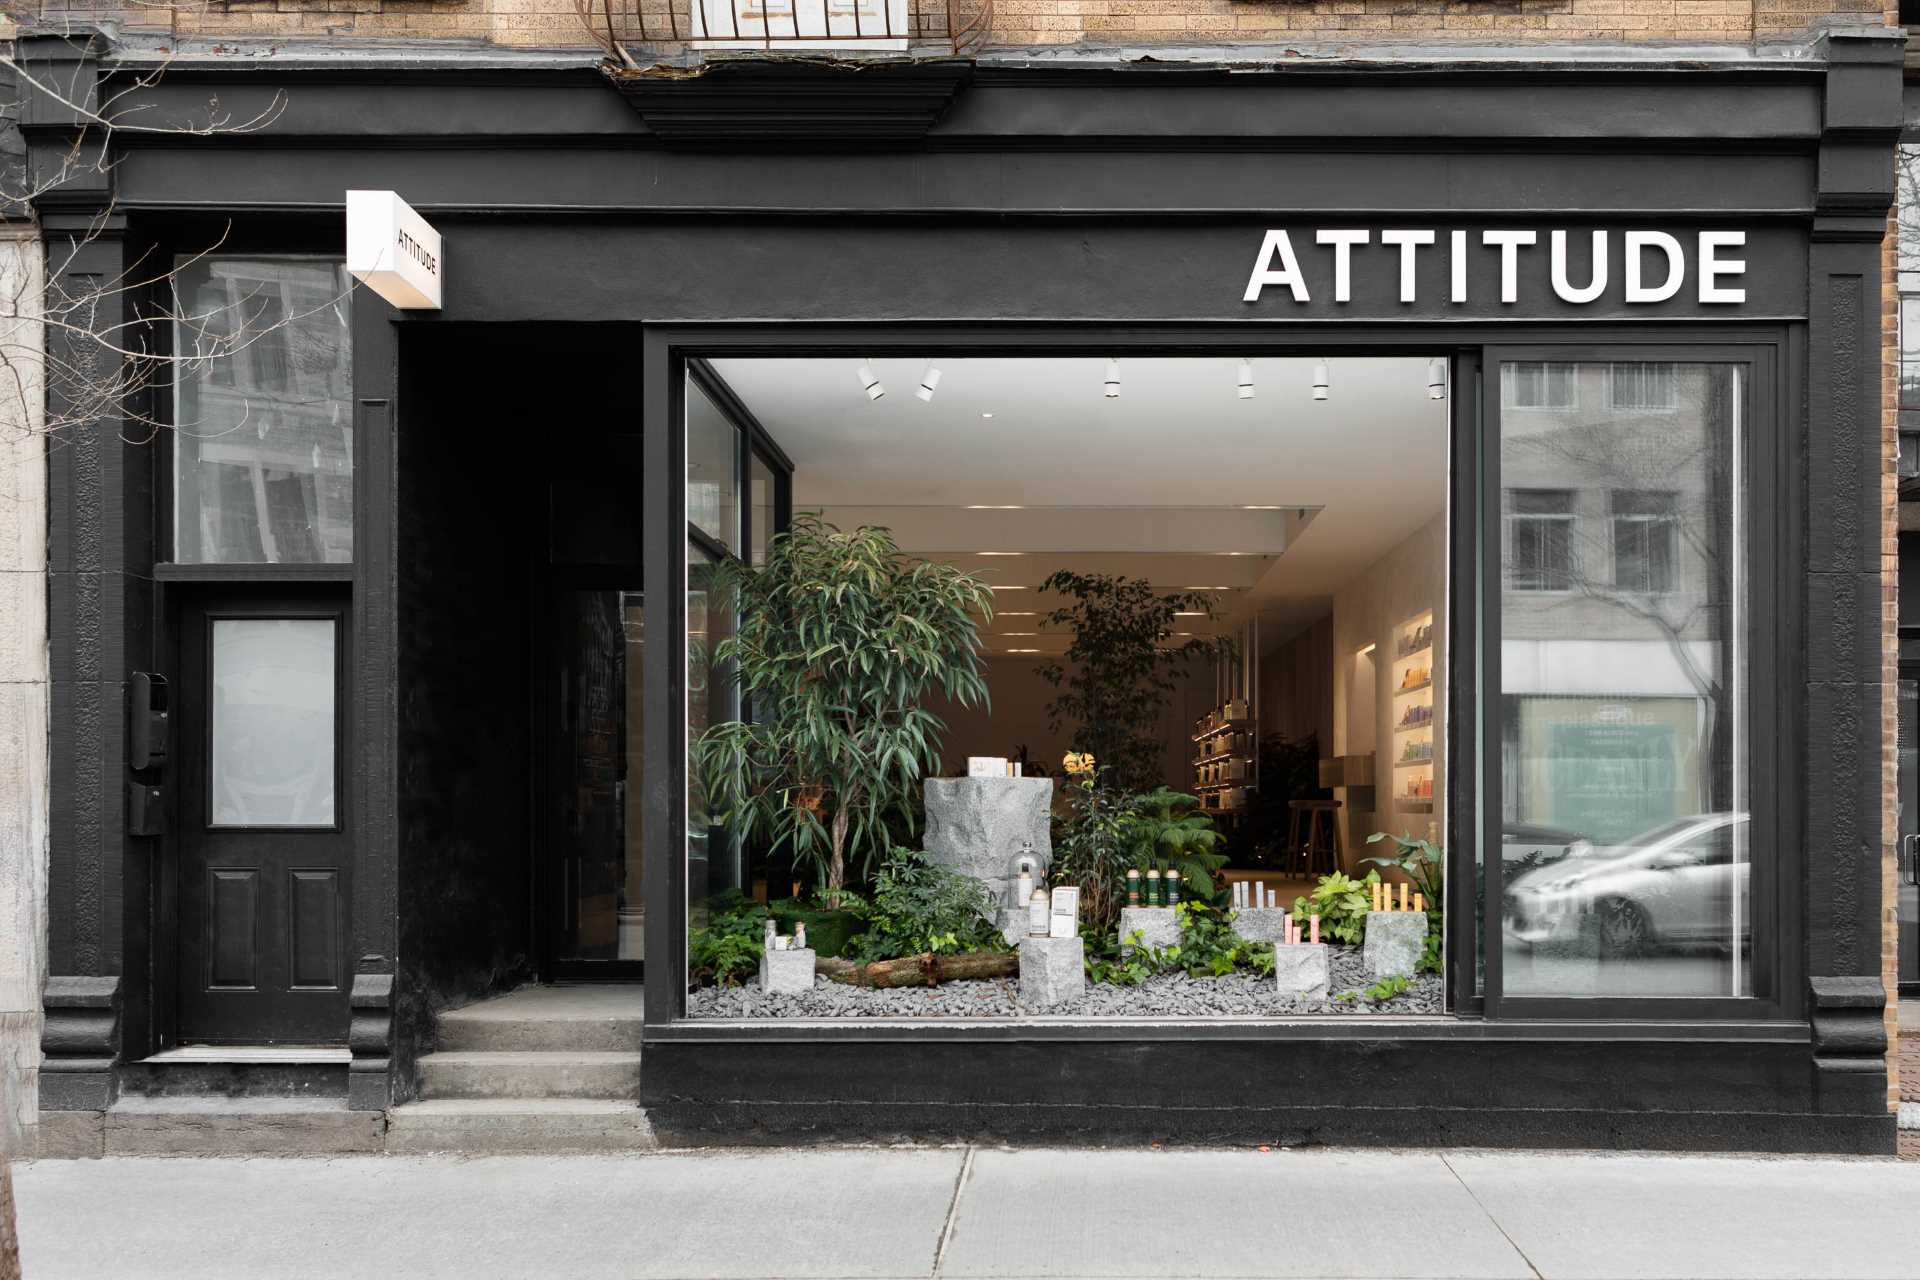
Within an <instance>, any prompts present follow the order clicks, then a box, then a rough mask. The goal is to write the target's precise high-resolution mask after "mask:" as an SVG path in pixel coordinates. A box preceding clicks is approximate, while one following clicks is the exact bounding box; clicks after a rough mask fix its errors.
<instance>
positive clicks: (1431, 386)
mask: <svg viewBox="0 0 1920 1280" xmlns="http://www.w3.org/2000/svg"><path fill="white" fill-rule="evenodd" d="M1446 398H1447V362H1446V361H1445V360H1430V361H1428V362H1427V399H1429V400H1445V399H1446Z"/></svg>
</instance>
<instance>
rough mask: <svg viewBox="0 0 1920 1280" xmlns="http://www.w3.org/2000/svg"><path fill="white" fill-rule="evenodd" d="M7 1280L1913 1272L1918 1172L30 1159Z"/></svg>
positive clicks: (1097, 1158)
mask: <svg viewBox="0 0 1920 1280" xmlns="http://www.w3.org/2000/svg"><path fill="white" fill-rule="evenodd" d="M15 1181H16V1189H17V1191H18V1195H19V1206H20V1214H21V1223H20V1232H21V1242H22V1248H23V1251H24V1261H25V1265H26V1275H27V1277H28V1280H66V1278H67V1277H74V1278H80V1277H84V1278H85V1280H101V1278H103V1277H114V1278H116V1280H125V1278H130V1277H155V1278H158V1277H169V1276H193V1277H198V1278H205V1280H215V1278H218V1277H236V1278H238V1277H244V1278H245V1280H276V1278H278V1277H302V1278H303V1280H308V1278H313V1277H332V1276H342V1277H345V1276H353V1277H373V1276H395V1277H402V1276H404V1277H409V1280H429V1278H433V1277H458V1278H459V1280H483V1278H485V1277H495V1276H498V1277H514V1278H516V1280H523V1278H531V1277H548V1276H552V1277H566V1278H568V1280H590V1278H597V1277H622V1278H627V1277H653V1276H750V1277H759V1276H841V1277H852V1276H895V1277H908V1276H952V1277H971V1276H1002V1277H1007V1276H1050V1277H1051V1276H1152V1277H1170V1276H1249V1277H1250V1276H1320V1277H1335V1276H1339V1277H1367V1276H1393V1277H1412V1276H1420V1277H1440V1276H1446V1277H1469V1276H1471V1277H1479V1276H1500V1277H1505V1276H1514V1277H1530V1276H1541V1277H1556V1278H1557V1277H1616V1276H1633V1277H1648V1278H1658V1277H1670V1276H1671V1277H1678V1276H1688V1277H1692V1276H1728V1277H1743V1278H1744V1277H1771V1276H1779V1277H1794V1278H1796V1280H1798V1278H1801V1277H1814V1276H1819V1277H1856V1276H1862V1277H1864V1276H1873V1277H1917V1276H1920V1214H1916V1213H1915V1212H1914V1206H1915V1205H1916V1204H1920V1164H1915V1163H1905V1164H1901V1163H1895V1162H1893V1161H1890V1160H1842V1159H1765V1158H1754V1159H1749V1158H1719V1157H1670V1156H1635V1155H1567V1154H1527V1153H1504V1152H1445V1153H1436V1152H1370V1151H1274V1152H1254V1151H1164V1152H1163V1151H1007V1150H999V1149H991V1148H978V1149H975V1148H964V1149H963V1148H942V1149H923V1150H873V1149H858V1150H808V1151H792V1150H783V1151H769V1152H725V1153H699V1154H687V1153H663V1154H655V1155H642V1156H624V1157H621V1156H611V1157H602V1156H573V1157H564V1158H554V1157H519V1158H491V1159H471V1160H463V1159H458V1158H441V1157H352V1158H339V1159H304V1160H301V1159H290V1160H259V1159H251V1160H241V1159H230V1160H186V1159H176V1160H135V1159H109V1160H84V1161H40V1162H37V1163H32V1164H26V1165H20V1166H16V1168H15Z"/></svg>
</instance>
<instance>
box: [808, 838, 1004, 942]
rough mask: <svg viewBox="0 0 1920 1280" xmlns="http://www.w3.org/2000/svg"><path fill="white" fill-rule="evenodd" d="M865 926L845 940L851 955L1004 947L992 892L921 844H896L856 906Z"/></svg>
mask: <svg viewBox="0 0 1920 1280" xmlns="http://www.w3.org/2000/svg"><path fill="white" fill-rule="evenodd" d="M855 910H856V912H857V914H858V915H859V916H860V917H861V919H862V921H863V922H864V924H865V926H866V927H865V929H864V930H863V931H862V932H861V933H860V934H858V935H857V936H856V937H855V938H854V939H853V940H852V941H851V942H849V943H848V944H847V949H846V953H847V956H848V957H849V958H850V959H853V960H856V961H859V962H861V963H865V962H867V961H869V960H891V959H893V958H894V957H895V956H912V955H921V954H923V953H925V952H930V951H931V952H952V951H1003V950H1005V949H1006V945H1007V943H1006V939H1005V938H1004V937H1003V936H1002V935H1001V933H1000V928H999V925H998V924H997V923H995V921H994V909H993V895H992V894H991V893H990V892H988V890H987V887H986V886H985V885H983V884H981V883H980V882H979V881H978V880H975V879H974V878H973V877H971V876H965V875H961V874H960V873H959V872H957V871H952V870H949V869H948V868H946V867H943V866H941V865H940V864H939V863H937V862H935V861H934V860H933V859H932V858H930V857H928V856H927V855H926V853H925V852H923V851H921V850H919V849H895V850H894V851H893V852H892V853H891V854H889V855H888V856H887V860H886V862H885V864H884V865H882V866H881V868H880V874H879V876H878V877H876V878H875V880H874V886H873V895H872V897H871V898H870V899H868V900H866V901H864V902H861V903H860V905H859V906H858V907H856V908H855Z"/></svg>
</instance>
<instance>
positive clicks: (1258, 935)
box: [1233, 907, 1306, 942]
mask: <svg viewBox="0 0 1920 1280" xmlns="http://www.w3.org/2000/svg"><path fill="white" fill-rule="evenodd" d="M1292 914H1293V912H1292V911H1291V910H1289V909H1288V908H1286V907H1248V908H1246V909H1245V910H1244V911H1240V912H1238V913H1237V914H1236V915H1235V916H1234V918H1233V931H1234V932H1235V933H1236V934H1238V935H1240V936H1241V937H1242V938H1245V939H1246V940H1247V941H1248V942H1285V941H1286V940H1287V918H1288V917H1289V916H1291V915H1292ZM1301 928H1302V929H1305V928H1306V926H1305V925H1302V926H1301Z"/></svg>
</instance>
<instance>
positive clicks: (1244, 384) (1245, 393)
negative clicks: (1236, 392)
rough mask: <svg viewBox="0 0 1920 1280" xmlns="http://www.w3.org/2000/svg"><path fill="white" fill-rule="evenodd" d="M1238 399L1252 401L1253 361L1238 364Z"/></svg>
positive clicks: (1243, 361)
mask: <svg viewBox="0 0 1920 1280" xmlns="http://www.w3.org/2000/svg"><path fill="white" fill-rule="evenodd" d="M1240 398H1241V399H1242V400H1251V399H1253V361H1251V360H1242V361H1241V362H1240Z"/></svg>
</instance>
